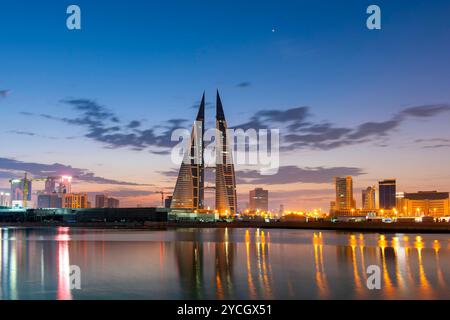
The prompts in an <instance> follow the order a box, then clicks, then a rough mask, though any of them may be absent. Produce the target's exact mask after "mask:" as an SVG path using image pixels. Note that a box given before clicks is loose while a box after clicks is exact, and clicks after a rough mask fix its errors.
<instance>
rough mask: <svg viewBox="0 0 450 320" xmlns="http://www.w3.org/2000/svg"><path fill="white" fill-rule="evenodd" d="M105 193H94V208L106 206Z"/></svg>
mask: <svg viewBox="0 0 450 320" xmlns="http://www.w3.org/2000/svg"><path fill="white" fill-rule="evenodd" d="M106 199H107V197H106V195H104V194H96V195H95V207H96V208H105V207H106Z"/></svg>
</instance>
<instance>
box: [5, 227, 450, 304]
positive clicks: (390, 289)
mask: <svg viewBox="0 0 450 320" xmlns="http://www.w3.org/2000/svg"><path fill="white" fill-rule="evenodd" d="M0 238H1V242H0V275H1V277H0V299H255V298H256V299H330V298H331V299H334V298H337V299H450V236H449V235H446V234H422V235H418V234H378V233H345V232H334V231H322V232H319V231H316V232H315V231H310V230H282V229H270V230H263V229H176V230H175V229H174V230H163V231H139V230H93V229H75V228H73V229H69V228H2V229H1V230H0ZM74 265H75V266H78V267H79V268H80V271H81V274H80V285H81V289H79V290H78V289H73V290H71V285H72V282H71V281H72V280H73V279H74V278H73V277H71V270H72V269H71V266H74ZM370 265H376V266H379V267H380V271H381V273H380V277H381V289H380V290H369V289H368V288H367V286H366V282H367V278H368V276H370V274H367V273H366V271H367V267H368V266H370Z"/></svg>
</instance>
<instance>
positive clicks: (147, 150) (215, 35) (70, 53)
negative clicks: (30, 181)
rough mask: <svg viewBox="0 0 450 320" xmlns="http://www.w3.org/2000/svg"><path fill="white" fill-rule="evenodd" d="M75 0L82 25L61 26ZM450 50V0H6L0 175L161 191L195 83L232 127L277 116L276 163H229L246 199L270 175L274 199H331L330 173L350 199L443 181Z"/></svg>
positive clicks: (298, 203) (440, 185)
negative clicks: (373, 22)
mask: <svg viewBox="0 0 450 320" xmlns="http://www.w3.org/2000/svg"><path fill="white" fill-rule="evenodd" d="M70 4H77V5H79V6H80V7H81V13H82V14H81V15H82V23H81V24H82V30H75V31H69V30H68V29H67V28H66V18H67V14H66V8H67V6H68V5H70ZM370 4H378V5H379V6H380V7H381V12H382V29H381V30H368V29H367V28H366V19H367V17H368V15H367V14H366V8H367V6H368V5H370ZM449 57H450V2H449V1H448V0H443V1H437V0H434V1H432V5H431V3H430V1H415V0H411V1H375V2H374V1H363V0H347V1H295V0H285V1H284V0H283V1H258V2H255V1H237V0H236V1H230V0H227V1H223V0H220V1H219V0H207V1H206V0H205V1H194V0H189V1H187V0H180V1H171V0H166V1H137V0H128V1H78V0H77V1H73V2H67V1H48V0H47V1H43V0H42V1H33V2H32V3H31V2H30V1H24V0H16V1H4V2H3V3H2V8H1V10H0V119H1V120H2V121H1V124H2V125H1V127H0V130H1V144H0V189H1V190H8V188H9V183H8V179H10V178H14V177H20V176H23V172H24V171H27V172H29V173H30V174H31V175H32V176H35V177H42V176H46V175H48V174H49V173H51V174H70V175H73V176H76V177H77V178H76V179H75V181H76V183H75V184H74V186H73V189H74V191H77V192H92V193H94V192H106V193H108V194H110V195H112V196H116V197H119V198H120V199H121V206H136V205H137V204H140V205H143V206H145V205H151V206H155V205H159V204H160V195H159V194H156V193H154V191H159V190H162V189H163V190H165V191H167V192H171V190H172V188H173V186H174V184H175V178H176V177H175V175H174V172H176V170H178V166H177V165H176V164H173V163H172V162H171V160H170V154H169V153H168V152H170V146H171V145H172V144H171V142H170V134H171V132H172V130H173V129H175V128H180V127H183V128H188V127H189V126H190V125H191V124H192V121H193V120H194V118H195V115H196V112H197V110H196V107H197V106H198V102H199V100H200V98H201V95H202V93H203V91H205V92H206V100H207V102H208V105H207V109H206V117H207V119H208V121H207V125H208V126H209V127H213V126H214V116H215V114H214V109H213V107H214V102H215V90H216V89H219V91H220V93H221V97H222V102H223V104H224V110H225V115H226V117H227V121H228V124H229V126H230V127H241V128H255V129H259V128H279V129H280V130H281V141H282V152H281V155H280V161H281V167H280V170H279V172H278V174H277V175H274V176H261V175H259V173H258V168H257V167H254V168H251V167H250V168H249V167H245V168H242V167H239V166H238V167H237V173H236V175H237V180H238V186H237V189H238V190H237V191H238V202H239V204H240V207H241V208H242V207H243V206H244V205H245V203H246V202H248V190H250V189H253V188H254V187H264V188H267V189H269V190H270V207H271V208H278V207H279V205H280V203H283V204H284V205H285V208H286V209H310V208H314V207H321V208H324V209H328V208H329V202H330V201H331V200H333V199H332V198H333V196H334V191H333V188H334V187H333V185H332V179H333V177H334V176H338V175H351V176H353V177H354V185H355V198H356V201H357V205H358V206H359V205H360V203H361V195H360V190H361V189H362V188H365V187H367V186H369V185H373V184H375V183H376V182H377V181H378V180H379V179H384V178H397V179H398V191H409V192H414V191H418V190H441V191H450V168H449V159H450V126H449V121H450V77H449V75H450V63H449V59H450V58H449ZM174 170H175V171H174ZM36 186H37V185H36Z"/></svg>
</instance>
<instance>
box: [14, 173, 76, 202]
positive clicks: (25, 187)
mask: <svg viewBox="0 0 450 320" xmlns="http://www.w3.org/2000/svg"><path fill="white" fill-rule="evenodd" d="M64 178H70V179H69V180H70V181H71V180H72V178H73V177H70V176H51V177H45V178H28V174H27V172H25V174H24V178H23V189H22V190H23V197H22V198H23V199H22V206H23V207H24V208H26V207H27V205H28V191H29V188H28V187H29V182H32V181H47V180H52V179H54V180H61V181H60V182H62V179H64ZM13 181H14V180H13V179H12V180H9V182H10V183H12V182H13Z"/></svg>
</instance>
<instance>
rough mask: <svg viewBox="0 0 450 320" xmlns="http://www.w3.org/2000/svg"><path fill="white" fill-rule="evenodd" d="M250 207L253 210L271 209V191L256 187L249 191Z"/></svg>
mask: <svg viewBox="0 0 450 320" xmlns="http://www.w3.org/2000/svg"><path fill="white" fill-rule="evenodd" d="M249 203H250V206H249V209H250V210H252V211H257V210H260V211H269V191H268V190H264V189H263V188H256V189H254V190H250V192H249Z"/></svg>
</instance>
